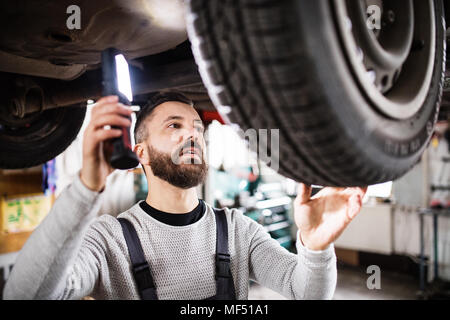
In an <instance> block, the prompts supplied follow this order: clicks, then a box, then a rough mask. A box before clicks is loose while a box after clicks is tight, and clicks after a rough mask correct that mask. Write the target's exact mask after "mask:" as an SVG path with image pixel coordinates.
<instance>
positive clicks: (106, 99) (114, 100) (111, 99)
mask: <svg viewBox="0 0 450 320" xmlns="http://www.w3.org/2000/svg"><path fill="white" fill-rule="evenodd" d="M118 101H119V97H118V96H105V97H102V98H100V99H98V100H97V102H96V103H95V104H94V107H93V109H92V111H94V109H98V108H99V107H101V106H102V105H104V104H107V103H117V102H118Z"/></svg>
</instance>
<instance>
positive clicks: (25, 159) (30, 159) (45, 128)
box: [0, 106, 86, 169]
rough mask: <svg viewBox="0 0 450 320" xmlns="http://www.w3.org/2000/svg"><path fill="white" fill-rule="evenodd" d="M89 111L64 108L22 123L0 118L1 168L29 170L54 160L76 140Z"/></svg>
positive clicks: (46, 112) (25, 119) (9, 118)
mask: <svg viewBox="0 0 450 320" xmlns="http://www.w3.org/2000/svg"><path fill="white" fill-rule="evenodd" d="M85 114H86V107H79V106H74V107H62V108H57V109H52V110H47V111H44V112H43V113H35V114H30V115H28V116H26V117H24V118H22V119H19V118H14V117H12V116H9V117H6V116H5V115H3V116H2V117H1V118H0V149H1V153H0V168H3V169H20V168H29V167H32V166H36V165H39V164H42V163H44V162H46V161H48V160H51V159H53V158H54V157H56V156H57V155H58V154H60V153H61V152H63V151H64V150H65V149H66V148H67V147H68V146H69V145H70V144H71V143H72V141H73V140H74V139H75V138H76V136H77V134H78V132H79V131H80V128H81V126H82V124H83V120H84V117H85Z"/></svg>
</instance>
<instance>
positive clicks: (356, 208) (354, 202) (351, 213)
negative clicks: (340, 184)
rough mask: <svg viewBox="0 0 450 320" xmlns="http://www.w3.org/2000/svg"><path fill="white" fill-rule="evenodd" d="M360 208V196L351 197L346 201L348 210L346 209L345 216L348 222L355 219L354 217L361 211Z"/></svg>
mask: <svg viewBox="0 0 450 320" xmlns="http://www.w3.org/2000/svg"><path fill="white" fill-rule="evenodd" d="M361 207H362V200H361V196H360V195H359V194H354V195H352V196H351V197H350V199H349V200H348V209H347V215H348V217H349V218H350V220H353V218H355V217H356V215H357V214H358V213H359V212H360V211H361Z"/></svg>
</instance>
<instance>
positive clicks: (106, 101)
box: [80, 96, 133, 192]
mask: <svg viewBox="0 0 450 320" xmlns="http://www.w3.org/2000/svg"><path fill="white" fill-rule="evenodd" d="M132 112H133V111H132V110H131V109H130V108H127V107H125V106H124V105H122V104H121V103H119V102H118V98H117V96H108V97H103V98H101V99H100V100H98V102H97V103H96V104H95V106H94V107H93V108H92V113H91V121H90V123H89V125H88V126H87V127H86V130H85V132H84V137H83V166H82V168H81V175H80V178H81V181H82V182H83V184H84V185H85V186H86V187H87V188H89V189H91V190H93V191H97V192H99V191H101V190H102V189H103V188H104V187H105V184H106V178H107V177H108V175H109V174H111V172H113V171H114V169H113V168H112V167H111V165H110V164H109V163H108V161H107V159H109V157H110V155H111V152H112V143H111V142H112V141H111V139H112V138H117V137H120V136H121V135H122V130H120V129H107V128H106V129H105V126H111V127H112V126H117V127H129V126H130V125H131V121H130V120H129V119H127V118H125V117H123V116H130V115H131V113H132Z"/></svg>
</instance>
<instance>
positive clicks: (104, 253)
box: [4, 175, 337, 300]
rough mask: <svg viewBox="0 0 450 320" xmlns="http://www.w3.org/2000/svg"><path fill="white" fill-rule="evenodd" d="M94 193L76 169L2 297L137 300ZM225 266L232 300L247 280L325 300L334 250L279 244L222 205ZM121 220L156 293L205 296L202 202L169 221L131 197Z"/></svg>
mask: <svg viewBox="0 0 450 320" xmlns="http://www.w3.org/2000/svg"><path fill="white" fill-rule="evenodd" d="M101 200H102V193H97V192H93V191H91V190H89V189H87V188H86V187H85V186H84V185H83V184H82V182H81V180H80V178H79V175H77V178H76V179H75V181H74V182H73V183H72V184H71V185H69V186H67V187H66V189H65V190H64V191H63V192H62V193H61V194H60V196H59V197H58V198H57V200H56V201H55V203H54V205H53V207H52V209H51V211H50V213H49V214H48V215H47V217H46V218H45V219H44V221H42V223H41V224H40V225H39V226H38V228H36V230H35V231H34V232H33V233H32V235H31V236H30V238H29V239H28V241H27V242H26V243H25V245H24V247H23V248H22V250H21V252H20V254H19V257H18V258H17V261H16V263H15V265H14V268H13V270H12V272H11V274H10V277H9V279H8V281H7V283H6V285H5V288H4V299H80V298H82V297H85V296H91V297H93V298H95V299H139V296H138V292H137V289H136V285H135V283H134V280H133V277H132V273H131V271H130V258H129V255H128V250H127V246H126V243H125V239H124V237H123V235H122V230H121V227H120V224H119V222H118V221H117V219H116V218H114V217H112V216H110V215H103V216H100V217H97V212H98V209H99V207H100V204H101ZM225 214H226V218H227V223H228V233H229V238H228V241H229V250H230V254H231V272H232V275H233V280H234V285H235V288H236V297H237V298H238V299H247V297H248V290H249V279H253V280H255V281H256V282H258V283H260V284H261V285H263V286H266V287H268V288H270V289H272V290H274V291H276V292H278V293H280V294H282V295H283V296H285V297H286V298H288V299H331V298H332V296H333V294H334V290H335V286H336V278H337V272H336V256H335V253H334V246H333V244H331V245H330V246H329V247H328V248H327V249H326V250H324V251H312V250H309V249H307V248H305V247H304V246H303V245H302V244H301V242H300V241H299V238H298V233H297V241H296V247H297V251H298V254H293V253H291V252H289V251H288V250H286V249H285V248H283V247H282V246H281V245H280V244H279V243H278V242H277V241H276V240H274V239H272V238H271V237H270V235H269V234H268V233H267V232H266V231H265V230H264V229H263V227H262V226H261V225H260V224H258V223H257V222H255V221H253V220H252V219H250V218H249V217H247V216H245V215H243V214H242V212H240V211H239V210H236V209H228V208H226V213H225ZM119 217H123V218H126V219H129V220H130V221H131V222H132V223H133V225H134V227H135V228H136V231H137V233H138V235H139V238H140V240H141V243H142V247H143V249H144V253H145V256H146V259H147V261H148V262H149V264H150V268H151V270H152V274H153V277H154V281H155V284H156V290H157V294H158V298H159V299H186V300H189V299H205V298H208V297H211V296H214V295H215V294H216V292H215V291H216V287H215V285H216V283H215V280H214V269H215V261H214V255H215V249H216V231H215V229H216V227H215V216H214V212H213V210H212V208H211V206H210V205H208V204H206V212H205V214H204V215H203V217H202V218H201V219H200V220H198V221H197V222H195V223H193V224H190V225H186V226H181V227H180V226H170V225H167V224H164V223H162V222H160V221H158V220H155V219H154V218H152V217H151V216H149V215H148V214H147V213H146V212H145V211H143V210H142V209H141V207H140V206H139V204H135V205H134V206H133V207H131V208H130V209H128V210H127V211H125V212H123V213H121V214H120V215H119Z"/></svg>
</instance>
